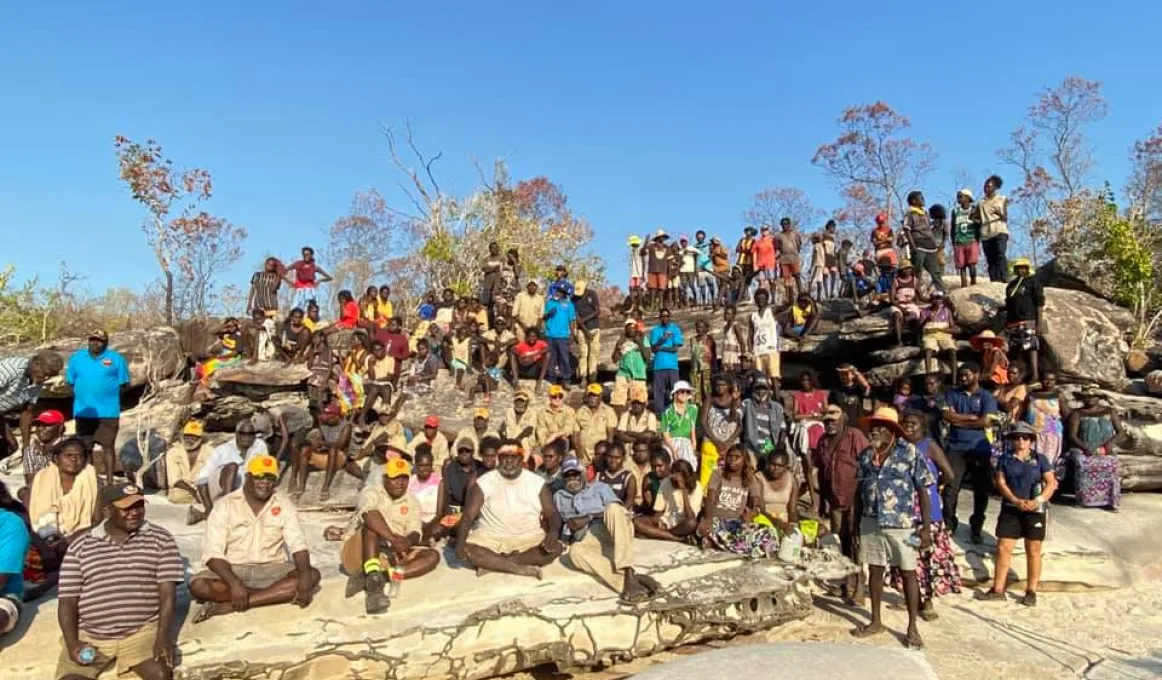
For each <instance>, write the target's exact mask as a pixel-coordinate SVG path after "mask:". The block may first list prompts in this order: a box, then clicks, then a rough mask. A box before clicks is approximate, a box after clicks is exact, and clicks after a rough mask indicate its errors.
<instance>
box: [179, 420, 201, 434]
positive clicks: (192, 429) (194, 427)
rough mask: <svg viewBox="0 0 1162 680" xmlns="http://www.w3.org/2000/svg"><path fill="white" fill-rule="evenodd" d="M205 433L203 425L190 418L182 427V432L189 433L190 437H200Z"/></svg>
mask: <svg viewBox="0 0 1162 680" xmlns="http://www.w3.org/2000/svg"><path fill="white" fill-rule="evenodd" d="M205 433H206V428H205V426H204V425H202V424H201V423H200V422H198V421H196V420H191V421H190V422H188V423H186V426H185V427H183V428H182V434H183V435H189V436H191V437H201V436H202V435H204V434H205Z"/></svg>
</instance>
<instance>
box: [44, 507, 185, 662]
mask: <svg viewBox="0 0 1162 680" xmlns="http://www.w3.org/2000/svg"><path fill="white" fill-rule="evenodd" d="M184 580H185V569H184V568H183V567H182V556H181V553H179V552H178V544H177V542H175V541H174V538H173V535H172V534H170V533H169V532H168V531H166V530H165V529H163V528H161V527H159V526H157V525H154V524H150V523H148V522H147V523H146V524H145V525H143V526H142V527H141V529H139V530H138V531H137V532H136V533H133V534H130V536H129V538H127V539H126V540H125V542H124V543H122V544H121V545H118V544H116V543H114V542H113V541H112V540H110V539H109V535H108V533H106V531H105V524H104V523H101V524H98V525H97V526H95V527H93V530H92V531H90V532H89V533H87V534H83V535H81V536H80V537H79V538H77V539H76V540H75V541H74V542H73V544H72V545H70V546H69V551H68V553H67V554H66V555H65V559H64V562H63V563H62V564H61V572H60V592H59V597H60V598H62V599H63V598H66V597H73V598H79V600H80V603H79V609H80V628H81V630H83V631H84V632H86V633H88V634H89V635H91V636H93V637H94V638H97V639H101V640H112V639H121V638H124V637H127V636H129V635H131V634H132V633H134V632H136V631H137V630H139V629H140V628H141V627H142V626H144V625H145V624H147V623H149V622H150V621H154V620H156V619H157V617H158V612H159V608H160V605H161V600H160V597H159V595H158V584H159V583H162V582H173V583H181V582H182V581H184Z"/></svg>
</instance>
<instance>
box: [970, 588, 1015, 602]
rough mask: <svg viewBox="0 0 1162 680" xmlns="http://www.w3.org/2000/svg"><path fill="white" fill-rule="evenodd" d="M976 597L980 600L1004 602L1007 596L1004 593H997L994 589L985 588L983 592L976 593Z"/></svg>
mask: <svg viewBox="0 0 1162 680" xmlns="http://www.w3.org/2000/svg"><path fill="white" fill-rule="evenodd" d="M976 599H978V600H980V601H982V602H1004V601H1005V600H1008V599H1009V598H1008V596H1006V595H1005V594H1004V593H998V592H997V591H995V590H986V591H984V592H983V593H977V594H976Z"/></svg>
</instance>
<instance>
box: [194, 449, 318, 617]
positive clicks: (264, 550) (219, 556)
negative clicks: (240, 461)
mask: <svg viewBox="0 0 1162 680" xmlns="http://www.w3.org/2000/svg"><path fill="white" fill-rule="evenodd" d="M245 477H246V478H245V481H244V482H243V483H242V488H241V489H239V490H238V491H234V492H231V493H229V494H227V495H226V496H223V497H222V498H221V499H220V500H219V502H218V505H216V506H214V510H213V511H212V512H211V513H210V518H209V520H207V522H206V535H205V536H204V537H203V538H202V561H203V564H204V565H205V567H206V568H205V569H204V570H202V571H201V572H199V573H197V574H194V576H193V577H192V578H191V579H190V595H191V596H192V597H193V598H194V599H195V600H197V601H198V602H201V603H202V606H201V608H200V609H199V610H198V612H197V614H195V615H194V618H193V623H201V622H202V621H205V620H206V619H208V618H210V617H211V616H217V615H219V614H227V613H229V612H232V611H235V612H243V611H246V610H247V609H249V608H251V607H265V606H267V605H272V604H283V603H285V602H294V603H295V604H297V605H299V606H300V607H306V606H307V605H309V604H310V603H311V598H312V597H314V590H315V586H317V585H319V571H318V570H317V569H315V568H313V567H312V566H311V555H310V553H309V552H307V541H306V539H305V538H304V537H303V529H302V526H301V525H300V524H299V513H298V510H296V509H295V506H294V503H290V502H288V501H287V500H286V499H285V498H283V497H282V495H281V494H279V493H278V492H276V491H275V490H274V489H275V486H276V485H277V484H278V461H276V460H275V459H274V458H273V457H271V456H268V455H265V454H262V455H258V456H254V457H253V458H251V459H250V461H249V462H247V463H246V476H245ZM287 552H289V553H290V555H291V559H292V560H293V562H290V563H288V562H287V561H286V556H285V553H287Z"/></svg>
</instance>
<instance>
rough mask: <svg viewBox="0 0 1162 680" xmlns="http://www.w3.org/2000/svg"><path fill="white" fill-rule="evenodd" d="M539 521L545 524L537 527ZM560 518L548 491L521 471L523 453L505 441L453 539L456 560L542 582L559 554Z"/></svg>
mask: <svg viewBox="0 0 1162 680" xmlns="http://www.w3.org/2000/svg"><path fill="white" fill-rule="evenodd" d="M542 517H543V518H544V524H543V525H542V521H541V520H542ZM560 535H561V517H560V515H558V514H557V509H556V508H555V507H554V506H553V499H552V496H551V495H550V494H549V487H547V486H545V482H544V480H542V479H541V478H540V477H539V476H537V474H536V473H535V472H533V471H531V470H526V469H525V467H524V451H522V450H521V447H520V444H518V443H517V442H516V441H515V440H512V439H510V440H507V441H505V442H504V445H503V446H501V447H500V451H499V452H498V464H497V467H496V470H493V471H492V472H487V473H484V474H483V475H481V476H480V477H478V478H477V479H476V483H475V484H473V485H472V486H471V487H470V488H469V489H468V500H467V503H466V504H465V507H464V515H463V518H462V519H461V521H460V531H459V533H458V534H457V535H456V557H458V558H460V559H461V560H467V561H468V562H469V563H471V564H472V565H474V566H475V567H476V571H477V574H479V573H481V572H482V571H484V570H487V571H499V572H503V573H507V574H517V575H520V576H533V577H536V578H538V579H539V578H541V567H543V566H545V565H547V564H549V563H550V562H552V561H553V560H555V559H557V557H558V556H559V555H560V554H561V551H562V547H561V541H560V539H559V538H558V536H560Z"/></svg>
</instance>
